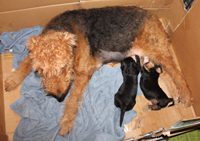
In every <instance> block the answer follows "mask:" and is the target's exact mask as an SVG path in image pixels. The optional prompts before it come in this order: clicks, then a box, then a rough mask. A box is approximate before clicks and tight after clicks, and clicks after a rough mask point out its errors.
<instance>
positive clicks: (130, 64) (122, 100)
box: [114, 56, 140, 126]
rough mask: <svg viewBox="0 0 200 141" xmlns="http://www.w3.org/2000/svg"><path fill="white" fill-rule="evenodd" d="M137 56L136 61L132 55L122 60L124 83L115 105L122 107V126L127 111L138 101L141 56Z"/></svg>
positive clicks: (116, 97) (117, 94)
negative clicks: (136, 99)
mask: <svg viewBox="0 0 200 141" xmlns="http://www.w3.org/2000/svg"><path fill="white" fill-rule="evenodd" d="M135 57H136V61H134V60H133V58H131V57H128V58H125V59H124V60H123V61H121V71H122V75H123V83H122V85H121V86H120V88H119V90H118V92H117V93H116V94H115V100H114V103H115V106H116V107H118V108H120V109H121V115H120V126H121V125H122V121H123V118H124V114H125V112H126V111H129V110H131V109H132V108H133V107H134V105H135V103H136V101H135V98H136V95H137V87H138V74H139V73H140V58H139V56H135Z"/></svg>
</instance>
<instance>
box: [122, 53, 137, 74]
mask: <svg viewBox="0 0 200 141" xmlns="http://www.w3.org/2000/svg"><path fill="white" fill-rule="evenodd" d="M121 70H122V74H123V75H138V74H139V72H140V58H139V56H136V61H135V60H134V59H133V58H132V57H127V58H125V59H124V60H123V61H121Z"/></svg>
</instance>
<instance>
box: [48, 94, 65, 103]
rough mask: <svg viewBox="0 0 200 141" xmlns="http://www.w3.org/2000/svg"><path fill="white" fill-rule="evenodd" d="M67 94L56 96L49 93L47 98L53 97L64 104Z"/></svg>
mask: <svg viewBox="0 0 200 141" xmlns="http://www.w3.org/2000/svg"><path fill="white" fill-rule="evenodd" d="M66 95H67V93H64V94H59V95H55V94H53V93H48V94H47V96H52V97H54V98H55V99H57V101H58V102H63V101H64V99H65V97H66Z"/></svg>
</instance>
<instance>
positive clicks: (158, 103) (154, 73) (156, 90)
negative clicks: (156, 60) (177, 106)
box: [140, 62, 174, 110]
mask: <svg viewBox="0 0 200 141" xmlns="http://www.w3.org/2000/svg"><path fill="white" fill-rule="evenodd" d="M148 63H151V62H148ZM148 63H146V64H144V65H143V67H142V69H141V73H142V75H141V78H140V87H141V90H142V92H143V94H144V96H145V97H146V98H147V99H148V100H150V101H151V103H152V105H149V109H151V110H160V109H161V108H164V107H166V106H172V105H174V100H173V98H168V97H167V95H166V94H165V92H164V91H163V90H162V89H161V88H160V86H159V84H158V78H159V75H160V73H162V68H161V66H160V65H154V66H153V67H151V68H150V69H149V70H148V69H147V68H148V67H149V66H147V64H148Z"/></svg>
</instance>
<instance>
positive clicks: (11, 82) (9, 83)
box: [4, 76, 19, 91]
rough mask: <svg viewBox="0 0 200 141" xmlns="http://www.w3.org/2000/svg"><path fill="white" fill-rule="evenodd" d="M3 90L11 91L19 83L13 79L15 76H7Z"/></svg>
mask: <svg viewBox="0 0 200 141" xmlns="http://www.w3.org/2000/svg"><path fill="white" fill-rule="evenodd" d="M4 84H5V91H11V90H14V89H15V88H16V87H17V86H18V85H19V83H18V82H17V81H16V80H15V78H14V77H13V76H10V77H8V78H7V79H6V80H5V81H4Z"/></svg>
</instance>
